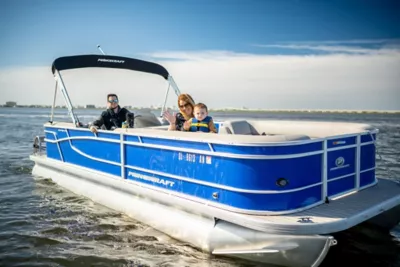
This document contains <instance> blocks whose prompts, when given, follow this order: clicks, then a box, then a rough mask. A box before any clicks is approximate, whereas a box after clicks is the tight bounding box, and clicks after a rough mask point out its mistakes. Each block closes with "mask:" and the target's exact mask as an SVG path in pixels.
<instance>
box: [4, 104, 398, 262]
mask: <svg viewBox="0 0 400 267" xmlns="http://www.w3.org/2000/svg"><path fill="white" fill-rule="evenodd" d="M100 112H101V111H100V110H80V111H78V113H79V114H80V115H81V116H80V117H81V118H83V120H84V121H90V120H93V119H94V118H95V117H96V116H97V115H98V114H100ZM49 113H50V112H49V110H47V109H24V108H14V109H6V108H0V125H1V127H0V145H1V149H0V166H1V167H0V266H260V265H257V264H254V263H249V262H244V261H239V260H236V259H230V258H223V257H214V256H210V255H208V254H205V253H202V252H201V251H199V250H197V249H196V248H193V247H192V246H190V245H188V244H185V243H182V242H178V241H175V240H173V239H171V238H169V237H168V236H166V235H163V234H162V233H159V232H157V231H155V230H153V229H151V228H149V227H147V226H146V225H144V224H142V223H140V222H137V221H135V220H134V219H132V218H129V217H127V216H125V215H124V214H121V213H119V212H115V211H113V210H110V209H108V208H105V207H103V206H101V205H98V204H96V203H93V202H92V201H90V200H88V199H86V198H84V197H81V196H78V195H75V194H73V193H71V192H69V191H67V190H65V189H63V188H61V187H59V186H58V185H56V184H54V183H53V182H52V181H51V180H50V179H43V178H40V177H33V176H32V175H31V171H32V167H33V163H32V162H31V161H30V160H29V155H30V154H31V152H32V141H33V138H34V136H36V135H43V123H44V122H46V121H47V120H49ZM211 115H214V117H215V118H217V119H218V118H221V119H224V118H228V117H234V116H235V117H236V116H241V117H248V118H262V117H265V118H270V119H274V118H275V119H296V120H330V121H353V122H363V123H369V124H372V125H373V126H375V127H377V128H379V130H380V133H379V135H378V141H377V143H378V146H379V150H378V152H379V153H380V155H381V157H382V160H381V159H380V158H379V156H377V164H378V168H377V175H378V176H380V177H391V178H396V177H397V178H400V163H399V160H400V116H399V115H388V114H312V113H307V114H294V113H287V114H284V113H279V114H278V113H215V114H211ZM56 120H68V116H67V112H66V110H58V111H57V113H56ZM336 238H337V239H338V245H337V246H335V247H332V249H331V250H330V252H329V254H328V256H327V258H326V259H325V261H324V262H323V264H322V266H377V267H378V266H379V267H386V266H397V267H400V245H399V242H400V227H399V226H398V227H396V228H395V229H393V230H392V231H391V233H382V232H380V231H379V230H378V229H374V228H371V227H366V226H359V227H356V228H355V229H351V230H350V231H346V232H343V233H340V234H339V235H337V236H336Z"/></svg>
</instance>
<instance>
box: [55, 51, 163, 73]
mask: <svg viewBox="0 0 400 267" xmlns="http://www.w3.org/2000/svg"><path fill="white" fill-rule="evenodd" d="M90 67H97V68H115V69H127V70H135V71H141V72H147V73H153V74H158V75H161V76H162V77H164V79H168V76H169V73H168V71H167V70H166V69H165V68H164V67H163V66H161V65H158V64H156V63H152V62H148V61H144V60H139V59H134V58H127V57H118V56H106V55H80V56H69V57H59V58H57V59H56V60H54V62H53V65H52V67H51V71H52V72H53V74H54V73H55V72H56V70H58V71H61V70H69V69H78V68H90Z"/></svg>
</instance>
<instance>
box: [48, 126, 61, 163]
mask: <svg viewBox="0 0 400 267" xmlns="http://www.w3.org/2000/svg"><path fill="white" fill-rule="evenodd" d="M44 132H45V133H50V134H53V136H54V139H55V140H54V141H57V140H58V139H57V134H56V133H55V132H52V131H48V130H45V131H44ZM47 140H48V139H47V138H45V139H44V141H45V142H46V143H47V142H48V141H47ZM50 141H53V140H50ZM49 143H56V144H57V149H58V153H59V154H60V158H61V161H62V162H64V157H63V155H62V153H61V148H60V143H59V142H49ZM46 149H47V148H46Z"/></svg>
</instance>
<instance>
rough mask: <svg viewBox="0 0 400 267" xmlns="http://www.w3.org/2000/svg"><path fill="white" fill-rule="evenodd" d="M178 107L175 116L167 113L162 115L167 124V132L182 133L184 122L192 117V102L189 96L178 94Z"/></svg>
mask: <svg viewBox="0 0 400 267" xmlns="http://www.w3.org/2000/svg"><path fill="white" fill-rule="evenodd" d="M178 107H179V112H178V113H177V114H176V115H175V114H174V115H172V114H171V113H169V112H168V111H166V112H164V114H163V117H164V118H165V119H166V120H167V121H168V122H169V128H168V130H169V131H183V125H184V124H185V122H186V121H188V120H190V119H191V118H193V117H194V116H193V108H194V101H193V98H192V97H191V96H190V95H189V94H180V95H179V96H178Z"/></svg>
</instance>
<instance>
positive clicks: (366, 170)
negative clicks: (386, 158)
mask: <svg viewBox="0 0 400 267" xmlns="http://www.w3.org/2000/svg"><path fill="white" fill-rule="evenodd" d="M375 169H376V167H372V168H369V169H365V170H362V171H360V173H364V172H369V171H372V170H375Z"/></svg>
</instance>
